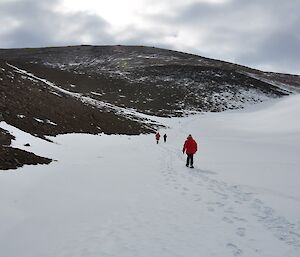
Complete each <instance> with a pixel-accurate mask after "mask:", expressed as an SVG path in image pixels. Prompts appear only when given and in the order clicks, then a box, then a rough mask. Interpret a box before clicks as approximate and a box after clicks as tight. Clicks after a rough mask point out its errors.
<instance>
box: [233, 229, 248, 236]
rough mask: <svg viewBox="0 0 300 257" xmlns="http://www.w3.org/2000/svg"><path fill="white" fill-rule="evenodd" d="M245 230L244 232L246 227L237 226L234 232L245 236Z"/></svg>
mask: <svg viewBox="0 0 300 257" xmlns="http://www.w3.org/2000/svg"><path fill="white" fill-rule="evenodd" d="M245 232H246V229H245V228H237V230H236V232H235V233H236V234H237V235H238V236H241V237H243V236H245Z"/></svg>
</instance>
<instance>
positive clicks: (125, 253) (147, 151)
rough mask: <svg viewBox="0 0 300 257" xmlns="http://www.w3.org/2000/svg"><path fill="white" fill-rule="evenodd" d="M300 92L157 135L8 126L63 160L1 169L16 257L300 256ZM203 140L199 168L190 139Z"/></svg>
mask: <svg viewBox="0 0 300 257" xmlns="http://www.w3.org/2000/svg"><path fill="white" fill-rule="evenodd" d="M299 117H300V96H299V95H295V96H289V97H286V98H284V99H282V100H276V101H272V102H269V103H268V104H262V105H260V106H259V107H255V108H252V109H248V110H247V111H232V112H223V113H215V114H212V113H211V114H203V115H194V116H191V117H187V118H172V119H162V118H155V117H152V119H156V120H157V121H158V122H161V123H163V124H165V125H166V126H168V127H169V129H167V130H161V131H160V132H161V134H162V135H163V134H164V133H167V135H168V138H167V143H163V142H160V143H159V144H158V145H157V144H156V142H155V139H154V135H140V136H119V135H112V136H107V135H104V134H101V135H83V134H69V135H62V136H57V137H53V138H51V139H52V140H53V141H54V142H55V143H49V142H46V141H43V140H41V139H37V138H34V137H32V136H30V135H28V134H26V133H24V132H22V131H20V130H18V129H16V128H14V127H11V126H10V125H8V124H6V123H4V122H1V123H0V127H2V128H5V129H7V130H9V131H11V133H13V134H14V135H15V136H16V141H15V142H14V146H16V147H20V148H22V149H26V150H27V151H28V149H29V148H28V147H24V146H23V145H24V144H25V143H28V142H29V143H30V145H31V147H30V150H32V151H33V152H34V153H36V154H39V155H41V156H47V157H49V158H53V159H56V160H57V162H53V163H51V164H50V165H48V166H25V167H23V168H20V169H18V170H16V171H8V172H0V202H1V212H0V228H1V230H0V249H1V251H0V253H1V256H5V257H20V256H22V257H41V256H43V257H53V256H55V257H69V256H70V257H71V256H72V257H99V256H113V257H114V256H115V257H120V256H122V257H135V256H136V257H149V256H163V257H175V256H176V257H179V256H182V257H199V256H210V257H211V256H215V257H220V256H222V257H231V256H232V257H235V256H248V257H256V256H257V257H258V256H259V257H261V256H263V257H283V256H284V257H296V256H300V215H299V214H300V160H299V154H300V126H299V122H300V121H299ZM190 133H191V134H192V135H193V136H194V138H195V139H196V140H197V141H198V144H199V151H198V153H197V154H196V155H195V167H196V168H195V169H189V168H186V167H185V165H184V164H185V156H184V155H183V154H182V151H181V150H182V144H183V142H184V140H185V138H186V136H187V135H188V134H190Z"/></svg>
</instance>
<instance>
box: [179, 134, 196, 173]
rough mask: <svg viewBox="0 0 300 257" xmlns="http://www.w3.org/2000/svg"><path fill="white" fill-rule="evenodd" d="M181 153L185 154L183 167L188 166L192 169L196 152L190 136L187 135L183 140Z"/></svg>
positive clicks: (194, 142) (193, 141)
mask: <svg viewBox="0 0 300 257" xmlns="http://www.w3.org/2000/svg"><path fill="white" fill-rule="evenodd" d="M182 152H183V154H184V152H185V153H186V154H187V158H186V165H185V166H187V167H188V166H189V165H190V168H194V154H195V153H196V152H197V143H196V141H195V140H194V139H193V137H192V135H189V136H188V137H187V139H186V140H185V142H184V145H183V149H182Z"/></svg>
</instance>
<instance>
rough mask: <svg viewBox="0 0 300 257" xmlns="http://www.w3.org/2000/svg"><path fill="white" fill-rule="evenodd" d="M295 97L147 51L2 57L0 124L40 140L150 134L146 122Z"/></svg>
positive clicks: (286, 82)
mask: <svg viewBox="0 0 300 257" xmlns="http://www.w3.org/2000/svg"><path fill="white" fill-rule="evenodd" d="M299 89H300V76H297V75H289V74H278V73H269V72H262V71H258V70H254V69H250V68H247V67H244V66H240V65H237V64H232V63H227V62H222V61H217V60H212V59H208V58H203V57H200V56H196V55H191V54H185V53H181V52H176V51H170V50H165V49H158V48H153V47H143V46H70V47H52V48H34V49H31V48H25V49H0V120H4V121H6V122H7V123H9V124H11V125H13V126H15V127H18V128H20V129H22V130H23V131H26V132H29V133H31V134H32V135H35V136H38V137H41V138H44V139H46V140H48V139H47V135H53V136H54V135H57V134H62V133H72V132H78V133H94V134H97V133H102V132H103V133H107V134H131V135H134V134H140V133H152V132H153V131H155V130H156V129H157V127H159V126H160V124H157V123H155V122H153V121H152V120H151V116H149V115H154V116H164V117H171V116H183V115H188V114H191V113H195V112H207V111H213V112H218V111H224V110H227V109H237V108H243V107H245V106H246V105H249V104H254V103H257V102H262V101H265V100H268V99H272V98H277V97H281V96H284V95H287V94H290V93H293V92H295V91H299ZM149 117H150V118H149Z"/></svg>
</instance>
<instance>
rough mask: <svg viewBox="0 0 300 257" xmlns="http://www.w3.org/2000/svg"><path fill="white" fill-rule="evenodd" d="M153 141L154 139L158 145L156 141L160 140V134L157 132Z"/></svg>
mask: <svg viewBox="0 0 300 257" xmlns="http://www.w3.org/2000/svg"><path fill="white" fill-rule="evenodd" d="M155 139H156V143H157V144H158V141H159V139H160V134H159V132H157V133H156V134H155Z"/></svg>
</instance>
